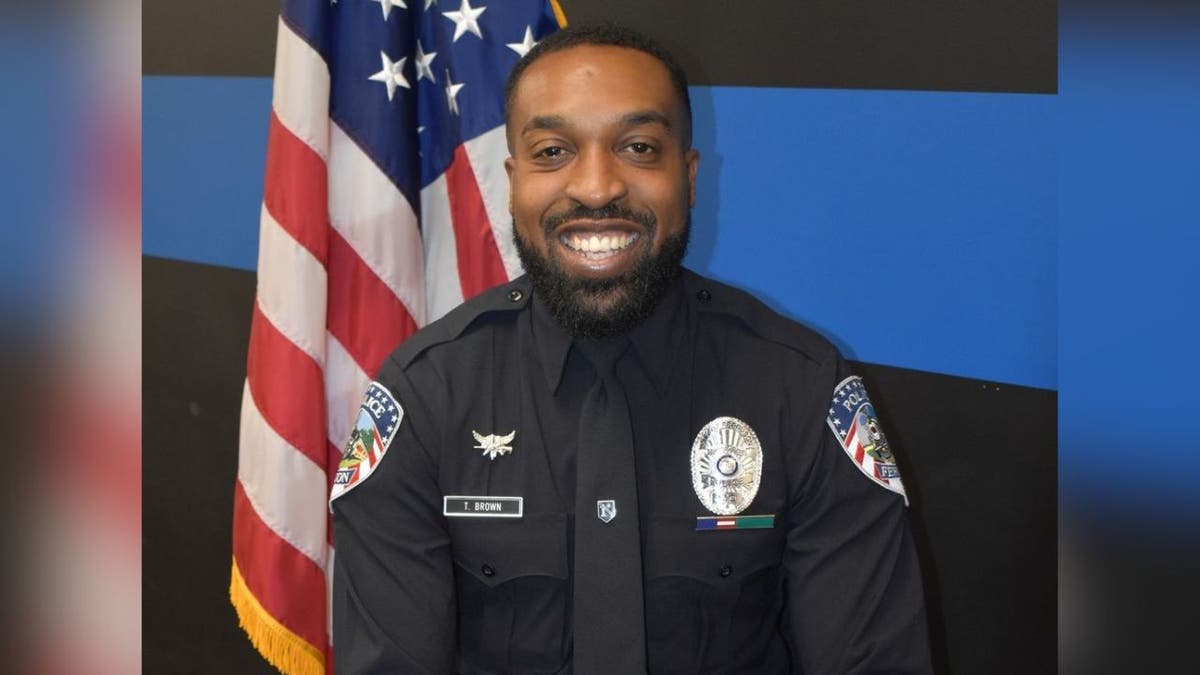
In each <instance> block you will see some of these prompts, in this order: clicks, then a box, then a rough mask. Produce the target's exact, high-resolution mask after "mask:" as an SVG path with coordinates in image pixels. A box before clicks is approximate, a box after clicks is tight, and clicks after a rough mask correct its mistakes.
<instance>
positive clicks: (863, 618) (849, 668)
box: [332, 270, 931, 675]
mask: <svg viewBox="0 0 1200 675" xmlns="http://www.w3.org/2000/svg"><path fill="white" fill-rule="evenodd" d="M629 338H630V342H631V348H630V349H629V350H628V351H626V352H625V354H624V356H623V357H622V359H621V361H620V362H619V363H618V365H617V375H618V377H619V379H620V381H621V383H622V385H623V387H624V389H625V394H626V396H627V398H628V403H629V411H630V418H631V423H632V427H633V438H634V446H635V448H634V451H635V457H636V469H637V481H638V500H639V506H640V508H639V517H640V523H641V525H640V530H641V539H642V562H643V585H644V593H645V625H646V649H647V659H648V663H649V668H650V672H651V673H654V674H656V675H657V674H660V673H661V674H667V673H722V674H729V673H756V674H764V673H765V674H772V673H806V674H809V675H812V674H828V673H837V674H843V673H926V672H930V670H931V667H930V662H929V648H928V638H927V633H926V625H925V613H924V606H923V600H922V592H921V582H920V575H919V570H918V568H917V563H916V558H915V555H914V550H913V543H912V536H911V533H910V530H909V525H908V518H907V513H906V505H905V499H904V497H903V496H902V495H901V494H899V493H898V492H897V491H894V490H889V489H887V488H886V486H885V483H887V482H888V481H886V480H885V481H883V482H880V481H878V480H874V479H872V478H871V477H869V476H868V475H866V473H867V472H866V471H865V470H864V464H863V462H862V461H860V460H856V459H855V457H853V453H848V452H847V451H846V450H845V449H844V448H843V445H842V444H841V443H840V442H839V436H838V434H837V432H836V429H837V423H834V421H833V418H832V412H833V408H832V405H833V404H832V402H834V401H835V398H834V394H835V390H837V391H839V392H841V398H839V399H837V400H838V401H842V400H844V399H845V398H846V396H847V393H846V391H848V390H845V389H844V387H843V389H839V385H843V384H844V383H846V382H847V381H848V378H849V376H850V373H849V372H848V371H847V368H846V364H845V362H844V361H843V360H842V358H841V356H840V355H839V354H838V352H837V351H836V350H835V349H834V348H833V346H832V345H830V344H829V343H828V342H827V341H826V340H825V339H823V338H821V337H820V336H818V335H816V334H815V333H813V332H812V331H810V330H808V329H806V328H804V327H802V326H800V325H798V324H796V323H794V322H792V321H790V320H787V319H785V318H783V317H781V316H779V315H777V314H776V313H774V312H772V311H771V310H769V309H768V308H766V307H765V306H764V305H762V304H761V303H759V302H758V301H757V300H755V299H753V298H752V297H750V296H749V295H746V294H745V293H742V292H741V291H738V290H735V289H733V288H730V287H728V286H724V285H722V284H718V283H716V282H713V281H710V280H707V279H704V278H702V277H700V276H698V275H695V274H693V273H691V272H689V271H686V270H685V271H684V272H683V274H682V276H681V278H680V279H679V280H678V281H677V282H676V283H675V284H674V285H673V286H672V288H671V290H670V291H669V292H668V294H667V295H666V296H665V297H664V299H663V300H662V301H661V302H660V303H659V305H658V307H657V308H656V310H655V311H654V313H653V315H652V316H651V317H650V318H649V319H648V320H647V321H646V322H645V323H643V324H642V325H641V326H639V327H638V328H637V329H635V330H634V331H633V332H632V333H630V335H629ZM594 377H595V375H594V373H593V371H592V369H591V367H590V365H588V363H587V362H586V360H584V359H583V358H582V357H581V356H580V355H579V354H578V352H577V350H576V349H575V348H573V346H572V340H571V338H570V337H569V336H568V335H567V334H566V333H564V332H563V331H562V329H561V328H559V326H558V325H557V324H556V323H555V322H554V321H553V319H552V318H551V317H549V316H548V314H547V312H546V310H545V308H544V307H543V306H542V305H541V303H540V302H539V301H538V299H537V298H536V297H533V292H532V290H531V285H530V284H529V282H528V280H527V279H525V278H521V279H517V280H515V281H513V282H511V283H509V284H505V285H503V286H501V287H498V288H496V289H493V290H491V291H489V292H487V293H484V294H483V295H481V296H480V297H478V298H476V299H474V300H472V301H470V302H468V303H466V304H464V305H463V306H461V307H459V308H458V309H456V310H454V311H453V312H451V313H450V314H449V315H447V316H446V317H445V318H443V319H441V320H439V321H437V322H435V323H433V324H431V325H430V326H429V327H427V328H425V329H423V330H422V331H420V332H419V333H417V334H416V335H414V336H413V337H412V338H410V339H409V340H408V341H407V342H406V343H405V344H404V345H403V346H402V347H401V348H400V349H399V350H397V351H396V352H395V353H394V354H393V355H392V356H391V357H390V358H389V360H388V361H387V362H386V363H385V364H384V366H383V367H382V369H381V370H380V372H379V374H378V376H377V378H376V380H377V382H378V383H379V384H380V385H381V386H382V387H384V388H385V389H386V390H387V392H388V394H390V396H392V397H393V398H394V400H395V402H396V403H397V405H398V406H399V407H400V408H402V412H403V414H402V416H401V419H400V422H399V425H398V428H397V429H396V430H395V432H394V436H393V437H391V438H381V439H380V440H381V441H384V440H386V441H387V443H386V453H385V456H382V457H378V458H376V460H375V461H376V463H375V464H374V465H373V467H372V469H373V470H372V471H371V472H370V473H369V475H366V476H365V477H362V476H355V477H354V478H353V479H352V480H351V484H350V485H347V486H344V488H343V489H342V490H339V489H338V488H335V495H336V497H335V499H334V500H333V501H332V509H333V514H334V533H335V546H336V551H337V554H336V561H335V567H334V569H335V571H334V597H333V630H334V645H335V647H334V652H335V658H336V669H337V672H338V673H339V675H351V674H356V673H470V674H476V673H478V674H485V673H487V674H492V673H569V672H571V666H572V664H571V656H572V649H571V644H572V604H571V594H572V591H571V589H572V569H573V560H572V551H573V547H572V534H573V523H574V518H575V517H576V515H577V514H575V513H573V511H574V484H575V478H574V471H575V456H576V451H577V447H578V440H579V439H578V438H576V436H577V434H578V429H579V411H580V405H581V402H582V400H583V397H584V394H585V392H586V391H587V390H588V388H589V386H591V384H592V379H593V378H594ZM718 417H734V418H737V419H738V420H741V421H743V422H745V423H746V424H747V425H749V427H750V428H751V429H753V431H754V432H755V435H756V436H757V438H758V441H759V444H760V446H761V456H762V473H761V481H760V485H759V487H758V490H757V492H756V493H755V495H754V498H753V501H752V502H751V503H750V505H749V506H748V507H747V508H746V509H744V511H743V512H742V515H769V516H773V517H774V518H773V522H772V523H771V524H770V525H771V526H768V527H757V528H752V529H729V530H698V529H697V527H698V520H697V519H698V518H708V517H711V516H713V515H714V513H713V512H711V511H710V510H709V509H708V508H706V506H705V505H704V504H703V503H702V501H701V500H700V498H699V497H698V496H697V493H696V491H695V489H694V488H693V480H692V465H691V464H692V462H691V454H692V445H693V442H694V441H695V440H696V437H697V434H698V433H699V432H700V430H701V429H702V428H703V427H704V426H705V425H706V424H708V423H709V422H710V421H712V420H714V419H716V418H718ZM839 423H840V422H839ZM872 423H873V424H878V420H872ZM381 432H382V430H381ZM509 434H512V436H511V439H509V440H508V441H507V442H504V441H505V439H506V438H508V436H509ZM481 438H482V439H483V440H480V439H481ZM489 448H490V451H489ZM859 455H860V458H861V456H862V453H859ZM343 464H345V462H344V463H343ZM880 465H881V466H884V464H883V463H882V462H881V463H880ZM867 466H869V463H868V465H867ZM348 480H349V479H348ZM898 481H899V479H898V478H896V479H894V480H893V481H891V482H893V483H896V484H898ZM501 497H507V498H510V499H507V500H504V499H496V500H495V501H489V498H501ZM513 498H520V500H519V504H518V502H517V500H515V499H513ZM460 502H461V503H460ZM518 511H519V513H518ZM447 513H450V514H452V515H446V514H447ZM581 517H594V514H581ZM756 522H757V523H758V524H760V525H761V524H762V523H763V522H764V521H763V520H761V519H760V520H759V521H756ZM614 675H622V674H614Z"/></svg>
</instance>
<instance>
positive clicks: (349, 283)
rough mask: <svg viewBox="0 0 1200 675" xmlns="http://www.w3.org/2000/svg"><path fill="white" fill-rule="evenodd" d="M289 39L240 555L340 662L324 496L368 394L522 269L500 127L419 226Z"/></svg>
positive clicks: (251, 378)
mask: <svg viewBox="0 0 1200 675" xmlns="http://www.w3.org/2000/svg"><path fill="white" fill-rule="evenodd" d="M278 35H279V37H278V43H277V50H276V57H275V58H276V62H275V82H274V98H273V103H272V114H271V118H270V122H269V125H270V126H269V133H268V149H267V167H266V182H265V186H264V197H263V207H262V214H261V220H260V238H259V242H260V243H259V259H258V293H257V299H256V302H255V305H254V313H253V319H252V328H251V336H250V348H249V355H248V358H247V373H246V384H245V390H244V394H243V401H242V415H241V431H240V438H239V459H238V479H237V486H236V488H235V494H234V535H233V538H234V542H233V550H234V559H235V562H236V564H237V566H238V570H239V571H240V573H241V576H242V578H243V580H244V582H245V584H246V587H247V588H248V589H249V591H250V592H251V593H252V594H253V595H254V597H255V599H257V601H258V603H259V604H260V605H261V606H262V607H263V609H265V610H266V611H267V612H268V613H270V614H271V616H272V617H273V618H274V620H275V621H277V622H278V623H279V624H282V625H283V626H284V627H285V628H287V629H288V630H289V631H291V632H292V633H293V634H295V635H297V636H299V637H300V638H302V639H303V640H304V641H305V642H307V643H309V644H310V645H312V647H314V648H315V650H317V651H319V652H321V653H324V654H326V663H327V664H329V663H330V661H329V659H328V654H329V651H330V648H331V646H330V638H329V635H330V633H329V620H328V617H329V612H328V609H327V607H328V598H329V579H330V576H329V574H328V572H329V571H331V570H332V562H333V549H332V545H331V534H330V529H329V520H328V511H327V507H326V499H327V497H328V494H329V489H330V487H331V484H332V479H333V476H334V473H335V472H336V469H337V463H338V460H339V458H340V454H341V448H342V446H343V444H344V443H345V442H346V439H347V438H348V437H349V434H350V431H351V428H352V425H353V423H354V416H355V413H356V411H357V407H358V403H359V401H360V400H361V398H362V395H363V393H364V391H365V390H366V387H367V384H368V383H369V382H370V379H371V376H372V375H373V374H374V373H375V371H376V370H377V369H378V368H379V367H380V365H381V364H382V362H383V360H384V359H385V358H386V357H387V355H388V354H389V353H390V352H391V351H392V350H394V349H395V348H396V347H397V346H398V345H399V344H400V342H401V341H402V340H404V339H405V338H407V337H408V336H409V335H411V334H412V333H413V332H414V331H415V330H416V329H417V328H418V327H420V326H422V325H424V324H425V323H426V322H428V321H431V320H433V319H435V318H437V317H439V316H441V315H443V314H445V313H446V312H448V311H449V310H450V309H452V308H453V307H454V306H456V305H457V304H459V303H461V302H462V301H463V300H464V299H467V298H470V297H472V296H474V295H476V294H477V293H479V292H481V291H483V290H486V289H487V288H489V287H491V286H493V285H495V284H498V283H502V282H504V281H507V280H508V279H510V278H512V277H513V276H515V275H517V274H519V273H520V264H519V262H518V260H517V258H516V255H515V252H514V251H513V250H512V244H511V237H510V229H511V223H510V220H509V218H508V213H507V212H508V207H507V203H508V180H507V175H506V174H505V172H504V170H503V166H502V161H503V159H504V157H506V156H507V150H506V147H505V143H504V131H503V128H498V129H496V130H493V131H490V132H488V133H485V134H483V135H482V136H480V137H478V138H475V139H472V140H470V141H467V142H466V143H465V144H464V145H463V146H460V147H459V148H458V149H457V151H456V152H455V155H454V160H453V162H452V164H451V166H450V168H449V169H448V170H447V171H446V173H445V174H444V175H442V176H441V177H439V178H438V179H437V180H435V181H434V182H433V183H432V184H430V185H429V186H427V187H426V188H425V189H423V190H422V191H421V195H420V198H421V205H420V206H421V212H422V213H423V214H425V217H424V221H423V223H421V225H422V227H418V222H417V217H416V212H417V210H416V209H415V208H414V205H413V204H410V203H409V202H408V201H407V200H406V199H405V197H404V195H403V193H401V192H400V190H399V189H397V188H396V186H395V185H394V184H392V182H391V181H390V180H389V179H388V177H387V176H386V175H385V174H384V173H383V172H381V171H380V170H379V168H378V167H377V166H376V165H375V163H374V162H372V161H371V159H370V158H369V157H368V156H367V155H366V153H365V152H363V150H362V149H361V148H360V147H359V146H358V145H357V144H356V143H355V142H354V141H353V140H352V139H351V138H350V136H348V135H347V134H346V133H344V132H343V131H342V130H341V129H340V128H338V126H337V125H336V124H334V123H332V122H331V120H330V119H329V115H328V110H329V87H330V82H329V71H328V68H327V67H326V64H325V62H324V60H323V59H322V58H321V56H320V54H319V53H317V52H316V51H315V50H313V49H312V47H311V46H309V45H308V44H307V43H306V42H305V41H304V40H303V39H301V38H300V36H298V35H297V34H296V33H294V32H293V31H292V30H291V28H290V27H289V26H288V25H287V24H286V23H284V22H283V21H280V22H279V34H278ZM326 668H327V671H328V669H329V666H328V665H327V666H326Z"/></svg>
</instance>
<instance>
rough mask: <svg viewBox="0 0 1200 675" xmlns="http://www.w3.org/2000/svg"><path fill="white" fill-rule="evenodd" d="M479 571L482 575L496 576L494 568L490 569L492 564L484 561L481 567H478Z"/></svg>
mask: <svg viewBox="0 0 1200 675" xmlns="http://www.w3.org/2000/svg"><path fill="white" fill-rule="evenodd" d="M479 571H480V572H483V576H485V577H492V576H496V570H494V569H492V566H491V565H488V564H486V563H484V565H483V567H481V568H479Z"/></svg>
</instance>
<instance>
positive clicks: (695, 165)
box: [684, 148, 700, 206]
mask: <svg viewBox="0 0 1200 675" xmlns="http://www.w3.org/2000/svg"><path fill="white" fill-rule="evenodd" d="M684 162H686V163H687V174H688V206H695V205H696V171H697V170H699V168H700V151H699V150H697V149H695V148H692V149H691V150H688V151H687V153H686V154H685V155H684Z"/></svg>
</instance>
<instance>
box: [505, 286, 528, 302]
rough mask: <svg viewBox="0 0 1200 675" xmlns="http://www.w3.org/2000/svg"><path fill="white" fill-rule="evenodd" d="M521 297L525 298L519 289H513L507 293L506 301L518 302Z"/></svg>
mask: <svg viewBox="0 0 1200 675" xmlns="http://www.w3.org/2000/svg"><path fill="white" fill-rule="evenodd" d="M523 297H525V294H524V293H522V292H521V289H519V288H514V289H512V290H511V291H509V292H508V299H509V300H510V301H511V302H520V301H521V298H523Z"/></svg>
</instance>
